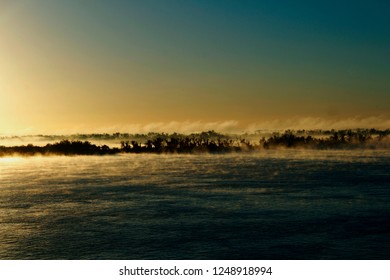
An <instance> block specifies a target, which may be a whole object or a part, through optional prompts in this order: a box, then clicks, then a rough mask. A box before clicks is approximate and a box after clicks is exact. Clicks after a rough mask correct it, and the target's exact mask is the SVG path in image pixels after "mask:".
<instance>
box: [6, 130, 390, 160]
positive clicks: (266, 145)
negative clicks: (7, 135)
mask: <svg viewBox="0 0 390 280" xmlns="http://www.w3.org/2000/svg"><path fill="white" fill-rule="evenodd" d="M331 132H332V133H330V134H328V135H327V136H325V137H316V136H313V135H307V134H306V133H302V131H299V132H298V133H297V132H296V131H293V130H286V131H284V132H283V133H277V132H276V133H273V134H272V135H271V136H270V137H268V138H265V137H261V138H260V139H259V140H258V141H250V140H247V139H246V138H244V137H243V136H236V137H231V136H228V135H223V134H220V133H217V132H215V131H208V132H202V133H197V134H190V135H183V134H177V133H173V134H164V133H162V134H159V133H155V134H149V136H150V137H149V139H148V137H146V139H145V140H144V141H142V142H141V141H137V140H122V141H121V142H120V147H109V146H107V145H96V144H93V143H91V142H89V141H81V140H61V141H59V142H56V143H54V144H46V145H45V146H35V145H32V144H28V145H22V146H11V147H6V146H0V156H6V155H12V154H18V155H112V154H119V153H157V154H161V153H180V154H183V153H187V154H190V153H228V152H249V151H257V150H264V149H277V148H309V149H349V148H376V147H378V146H379V147H382V148H390V145H389V142H390V141H389V140H390V139H389V135H390V130H374V129H356V130H338V131H334V130H333V131H331Z"/></svg>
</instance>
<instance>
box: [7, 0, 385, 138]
mask: <svg viewBox="0 0 390 280" xmlns="http://www.w3.org/2000/svg"><path fill="white" fill-rule="evenodd" d="M259 2H260V1H259ZM259 2H257V1H242V2H240V1H218V0H216V1H184V2H183V3H180V2H179V1H167V2H164V4H162V2H161V1H123V2H121V1H118V2H115V3H114V4H112V3H111V2H110V3H108V2H106V1H75V0H74V1H73V0H71V1H49V0H34V1H27V0H24V1H23V0H20V1H2V2H1V3H2V4H0V134H4V133H6V134H12V133H14V134H15V133H19V134H20V133H54V132H55V133H57V132H72V133H74V132H93V131H103V130H122V131H123V130H129V129H133V130H136V129H139V130H143V131H144V130H147V129H148V128H153V129H157V130H158V129H159V128H165V129H168V128H169V129H172V130H174V129H175V127H178V128H179V127H180V128H183V127H186V126H187V127H193V129H194V130H199V129H200V130H202V128H209V127H211V126H212V125H215V127H216V128H221V129H223V128H226V127H230V128H232V129H233V128H234V129H236V130H237V129H238V130H240V129H241V130H245V129H248V128H252V129H254V128H256V129H261V128H265V127H267V128H268V127H271V126H272V125H274V126H275V128H279V127H286V128H288V127H293V126H296V125H303V126H316V125H317V126H318V125H319V124H320V123H321V124H324V125H331V126H332V125H333V126H337V125H339V126H342V125H341V124H343V125H348V124H349V125H354V126H360V125H365V126H370V127H379V128H383V127H384V126H386V125H387V126H388V124H389V121H388V120H389V119H390V118H389V113H388V112H389V104H390V102H389V101H390V98H389V96H390V95H389V94H390V92H389V90H390V79H389V77H390V75H389V74H390V66H389V65H390V55H389V49H390V39H389V38H390V31H389V30H390V23H389V22H390V20H389V18H388V12H390V5H389V4H386V3H383V2H381V1H377V2H376V1H373V2H372V3H371V2H370V3H371V4H365V5H363V4H360V2H357V3H355V5H354V7H353V9H350V6H348V5H344V4H343V5H341V4H340V5H337V6H335V5H334V4H332V3H328V4H323V3H322V4H318V3H317V4H313V3H311V1H307V2H306V3H303V2H302V3H301V4H299V5H301V6H299V5H298V4H291V2H286V3H284V5H283V6H280V4H275V3H273V2H272V1H270V2H268V1H264V2H262V3H259ZM304 2H305V1H304ZM303 128H305V127H303ZM306 128H310V127H306ZM329 128H332V127H329ZM387 128H388V127H387ZM183 129H184V128H183ZM108 132H109V131H108ZM124 132H125V131H124Z"/></svg>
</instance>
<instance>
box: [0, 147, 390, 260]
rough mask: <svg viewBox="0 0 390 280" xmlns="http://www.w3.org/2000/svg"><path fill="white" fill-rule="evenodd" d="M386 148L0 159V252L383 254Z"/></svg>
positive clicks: (389, 175) (387, 229) (386, 252)
mask: <svg viewBox="0 0 390 280" xmlns="http://www.w3.org/2000/svg"><path fill="white" fill-rule="evenodd" d="M389 166H390V153H389V152H388V151H349V152H345V151H344V152H335V151H309V152H302V151H281V152H263V153H260V154H256V155H218V156H217V155H186V156H181V155H170V156H164V155H120V156H104V157H41V158H2V159H1V158H0V259H389V258H390V168H389Z"/></svg>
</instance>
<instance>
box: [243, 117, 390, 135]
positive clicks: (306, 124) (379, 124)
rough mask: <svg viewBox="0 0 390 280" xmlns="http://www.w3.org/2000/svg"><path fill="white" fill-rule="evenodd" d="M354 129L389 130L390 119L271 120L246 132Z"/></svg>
mask: <svg viewBox="0 0 390 280" xmlns="http://www.w3.org/2000/svg"><path fill="white" fill-rule="evenodd" d="M349 128H351V129H354V128H377V129H388V128H390V119H388V118H386V117H384V116H372V117H365V118H362V117H350V118H344V119H326V118H318V117H305V118H291V119H287V120H280V119H276V120H271V121H265V122H261V123H254V124H250V125H249V126H248V127H247V128H246V131H248V132H253V131H256V130H285V129H295V130H297V129H349Z"/></svg>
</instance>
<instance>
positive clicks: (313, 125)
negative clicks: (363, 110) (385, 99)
mask: <svg viewBox="0 0 390 280" xmlns="http://www.w3.org/2000/svg"><path fill="white" fill-rule="evenodd" d="M355 128H376V129H388V128H390V119H389V118H388V117H387V116H384V115H380V116H372V117H350V118H345V119H329V118H319V117H304V118H302V117H296V118H289V119H274V120H266V121H262V122H255V123H249V124H244V123H242V122H240V121H238V120H226V121H216V122H204V121H200V120H199V121H171V122H153V123H148V124H137V123H133V124H131V123H130V124H121V125H114V126H107V127H93V128H91V126H90V125H82V124H80V125H78V126H76V127H75V128H73V129H63V130H50V131H42V130H40V129H37V128H34V127H29V128H27V129H24V130H21V131H0V136H1V135H4V134H6V135H27V134H28V135H33V134H50V135H64V134H77V133H115V132H125V133H132V134H135V133H149V132H160V133H161V132H165V133H173V132H177V133H184V134H189V133H197V132H202V131H209V130H214V131H218V132H220V133H234V134H240V133H254V132H256V131H259V130H260V131H264V130H267V131H281V130H286V129H294V130H299V129H306V130H314V129H323V130H329V129H336V130H337V129H355Z"/></svg>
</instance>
